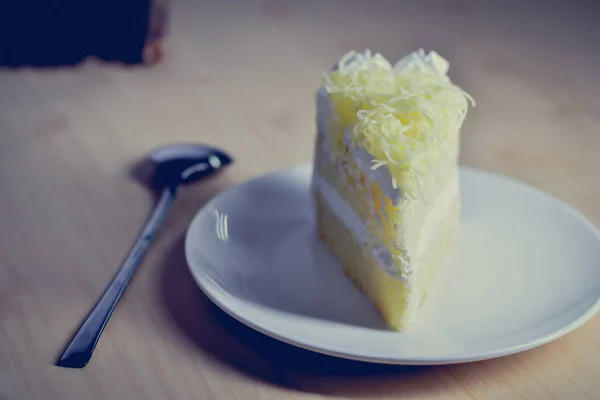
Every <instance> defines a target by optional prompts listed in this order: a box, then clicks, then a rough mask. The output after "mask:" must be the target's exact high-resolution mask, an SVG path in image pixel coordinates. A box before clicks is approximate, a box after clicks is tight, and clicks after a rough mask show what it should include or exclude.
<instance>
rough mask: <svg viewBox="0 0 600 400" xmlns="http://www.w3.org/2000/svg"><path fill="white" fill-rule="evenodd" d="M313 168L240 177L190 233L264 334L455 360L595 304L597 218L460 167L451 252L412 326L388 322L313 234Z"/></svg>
mask: <svg viewBox="0 0 600 400" xmlns="http://www.w3.org/2000/svg"><path fill="white" fill-rule="evenodd" d="M311 174H312V166H310V165H304V166H299V167H295V168H291V169H287V170H283V171H280V172H276V173H272V174H269V175H266V176H263V177H260V178H258V179H254V180H252V181H249V182H246V183H244V184H241V185H239V186H236V187H232V188H230V189H228V190H226V191H225V192H223V193H221V194H220V195H218V196H217V197H215V198H214V199H212V200H211V201H210V202H209V203H208V204H206V206H204V207H203V208H202V209H201V210H200V211H199V212H198V213H197V215H196V216H195V218H194V220H193V221H192V223H191V225H190V227H189V230H188V233H187V237H186V243H185V247H186V249H185V250H186V256H187V261H188V264H189V267H190V270H191V272H192V275H193V276H194V278H195V280H196V281H197V283H198V285H200V287H201V289H202V290H203V291H204V293H206V295H207V296H208V297H209V298H210V299H211V300H212V301H213V302H214V303H216V304H217V305H218V306H219V307H220V308H221V309H223V310H224V311H225V312H227V313H228V314H230V315H231V316H233V317H234V318H236V319H238V320H239V321H241V322H242V323H244V324H246V325H248V326H250V327H252V328H254V329H256V330H258V331H260V332H263V333H264V334H266V335H269V336H272V337H274V338H276V339H279V340H281V341H284V342H287V343H289V344H292V345H295V346H299V347H302V348H305V349H309V350H313V351H316V352H320V353H325V354H329V355H333V356H338V357H344V358H350V359H356V360H362V361H370V362H379V363H393V364H447V363H457V362H466V361H474V360H482V359H488V358H494V357H499V356H504V355H508V354H513V353H517V352H521V351H524V350H527V349H531V348H533V347H537V346H540V345H542V344H545V343H548V342H550V341H552V340H554V339H557V338H559V337H561V336H563V335H565V334H566V333H568V332H570V331H572V330H573V329H575V328H577V327H579V326H580V325H582V324H583V323H585V322H586V321H587V320H589V319H590V318H591V317H592V315H594V313H595V312H596V311H597V310H598V308H600V299H599V293H600V234H599V232H598V230H597V229H596V228H595V227H594V226H593V225H592V224H591V223H590V222H588V221H587V220H586V219H585V218H584V217H583V216H582V215H581V214H580V213H578V212H577V211H575V210H573V209H572V208H571V207H570V206H568V205H566V204H564V203H562V202H561V201H559V200H556V199H555V198H552V197H550V196H549V195H547V194H544V193H543V192H541V191H539V190H537V189H533V188H531V187H529V186H527V185H525V184H523V183H519V182H517V181H513V180H510V179H508V178H504V177H501V176H497V175H494V174H490V173H486V172H482V171H478V170H474V169H470V168H464V167H463V168H461V170H460V178H461V196H462V214H461V229H460V233H459V238H458V241H457V244H456V246H455V249H454V252H453V254H452V256H451V257H450V258H449V259H448V261H447V263H448V264H447V265H446V266H445V267H444V271H443V272H442V275H440V277H439V279H437V280H436V283H435V287H434V288H433V289H432V290H431V291H430V296H429V297H428V299H427V301H426V302H425V304H424V305H423V307H422V308H421V311H420V313H419V314H418V316H417V320H416V321H415V323H414V325H413V326H412V327H411V329H410V331H408V332H403V333H397V332H391V331H388V330H386V329H385V326H384V325H383V322H382V320H381V318H380V316H379V314H378V313H377V312H376V310H375V309H374V308H373V306H371V304H370V303H369V301H368V300H367V298H366V297H364V296H363V295H362V294H361V293H360V292H359V291H357V290H356V289H355V288H354V287H353V285H352V283H351V282H350V281H349V280H348V279H347V278H346V277H345V276H344V274H343V273H342V270H341V267H340V265H339V264H338V263H337V262H336V260H335V259H334V257H333V256H332V255H331V254H329V253H328V252H327V251H326V250H325V248H324V247H323V246H322V245H321V244H320V242H319V240H318V237H317V234H316V231H315V221H314V216H313V209H312V203H311V202H312V200H311V197H310V193H309V186H310V180H311Z"/></svg>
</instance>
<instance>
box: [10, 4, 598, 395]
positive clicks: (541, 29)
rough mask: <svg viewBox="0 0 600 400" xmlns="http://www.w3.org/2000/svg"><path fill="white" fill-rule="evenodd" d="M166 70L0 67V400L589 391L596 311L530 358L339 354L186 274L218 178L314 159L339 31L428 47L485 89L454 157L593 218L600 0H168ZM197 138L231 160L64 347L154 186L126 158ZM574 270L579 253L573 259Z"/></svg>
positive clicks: (339, 48) (344, 39)
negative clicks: (241, 310)
mask: <svg viewBox="0 0 600 400" xmlns="http://www.w3.org/2000/svg"><path fill="white" fill-rule="evenodd" d="M171 8H172V10H171V11H172V12H171V14H172V15H171V20H170V23H169V26H170V32H169V37H168V40H167V43H166V46H165V58H164V60H163V61H162V62H161V63H160V64H159V65H157V66H156V67H154V68H132V67H128V68H123V67H121V66H118V65H100V64H99V63H96V62H94V61H89V62H86V63H85V64H84V65H81V66H78V67H75V68H73V67H69V68H58V69H42V70H34V69H29V68H25V69H21V70H7V69H4V70H0V194H1V195H0V399H3V400H4V399H10V400H20V399H23V400H37V399H90V400H92V399H177V400H183V399H203V400H204V399H206V400H213V399H214V400H225V399H239V400H253V399H265V400H271V399H272V400H286V399H302V400H304V399H322V398H343V399H353V398H365V399H598V398H600V380H599V378H600V317H596V318H593V319H592V320H591V321H590V322H588V323H586V324H585V325H584V326H583V327H581V328H580V329H578V330H576V331H575V332H573V333H572V334H569V335H567V336H566V337H564V338H562V339H560V340H558V341H556V342H553V343H551V344H548V345H545V346H543V347H541V348H538V349H535V350H531V351H528V352H525V353H521V354H518V355H514V356H510V357H505V358H501V359H497V360H491V361H486V362H478V363H472V364H464V365H456V366H444V367H394V366H377V365H370V364H361V363H357V362H350V361H344V360H338V359H334V358H329V357H325V356H320V355H317V354H312V353H309V352H306V351H302V350H299V349H296V348H293V347H291V346H287V345H284V344H282V343H279V342H277V341H275V340H272V339H269V338H267V337H264V336H262V335H260V334H258V333H256V332H254V331H252V330H250V329H248V328H246V327H244V326H242V325H241V324H239V323H237V322H235V321H234V320H232V319H231V318H229V317H228V316H226V315H225V314H224V313H223V312H221V311H220V310H218V309H217V308H216V307H215V306H214V305H212V304H211V303H210V302H209V300H208V299H207V298H206V297H205V296H204V295H203V294H202V293H201V292H200V290H199V289H198V288H197V286H196V285H195V284H194V283H193V281H192V279H191V277H190V274H189V273H188V271H187V267H186V264H185V260H184V255H183V246H182V240H183V236H184V233H185V229H186V227H187V225H188V223H189V222H190V219H191V217H192V216H193V215H194V213H195V212H196V211H197V210H198V208H199V207H201V206H202V205H203V203H205V202H206V201H207V200H208V199H209V198H211V196H213V195H214V194H215V193H218V192H219V191H222V190H224V189H225V188H227V187H229V186H231V185H234V184H236V183H239V182H242V181H244V180H246V179H248V178H251V177H255V176H258V175H260V174H263V173H266V172H270V171H274V170H277V169H280V168H283V167H286V166H291V165H295V164H299V163H305V162H309V161H310V160H311V157H312V145H313V138H314V134H315V125H314V118H315V108H314V107H315V104H314V93H315V90H316V88H317V86H318V85H319V80H320V76H321V75H320V74H321V71H322V70H324V69H328V68H329V67H330V66H331V65H332V64H333V62H335V61H336V60H337V58H338V57H339V56H340V55H342V54H343V53H344V52H345V51H347V50H349V49H352V48H354V49H362V48H365V47H371V48H372V49H373V50H375V51H380V52H383V53H384V54H385V55H387V56H388V57H390V58H397V57H400V56H401V55H403V54H404V53H406V52H409V51H411V50H414V49H417V48H420V47H423V48H425V49H435V50H437V51H438V52H440V53H441V54H443V55H444V56H446V57H447V58H448V59H449V60H450V62H451V74H452V76H453V78H454V79H455V81H457V82H458V83H459V84H460V85H461V86H463V87H464V88H465V89H466V90H468V91H469V92H470V93H472V94H473V96H474V97H475V98H476V99H477V107H476V108H475V109H473V110H472V112H471V113H470V115H469V117H468V121H467V123H466V125H465V128H464V135H463V142H462V154H461V162H462V163H463V164H465V165H471V166H475V167H479V168H484V169H487V170H492V171H496V172H500V173H503V174H506V175H509V176H512V177H516V178H518V179H521V180H523V181H525V182H528V183H530V184H532V185H534V186H537V187H540V188H542V189H544V190H547V191H548V192H550V193H553V194H554V195H556V196H558V197H559V198H561V199H563V200H566V201H568V202H569V203H571V204H573V205H574V206H575V207H577V208H578V209H580V210H581V211H582V212H583V213H585V214H586V215H587V216H588V217H589V218H590V219H591V220H592V221H594V222H595V223H596V224H600V181H599V178H598V171H599V169H600V158H598V153H599V150H600V102H599V101H598V93H600V78H599V71H600V41H599V40H598V38H599V37H600V28H598V27H597V26H598V25H597V21H598V17H599V16H600V7H598V6H597V5H595V3H594V2H593V1H583V0H581V1H572V2H566V1H562V2H561V1H554V0H552V1H541V0H540V1H528V2H521V1H516V0H506V1H496V2H478V1H474V0H472V1H469V0H453V1H417V0H415V1H391V0H389V1H383V0H381V1H371V2H366V1H358V0H356V1H354V0H353V1H341V0H330V1H317V0H307V1H302V2H301V1H291V0H290V1H283V0H280V1H276V0H268V1H267V0H265V1H254V0H248V1H244V0H235V1H234V0H214V1H193V0H188V1H184V0H179V1H173V2H172V6H171ZM179 141H197V142H206V143H211V144H214V145H218V146H220V147H223V148H224V149H226V150H228V151H230V152H231V153H232V154H233V156H234V157H235V164H234V165H233V166H232V167H231V168H229V169H228V170H227V171H226V172H225V173H224V174H223V175H221V176H219V177H218V178H216V179H214V180H211V181H210V182H207V183H204V184H201V185H197V186H195V187H190V188H186V189H185V190H184V191H182V193H181V197H179V199H178V200H177V202H176V204H175V208H174V209H173V210H172V211H171V213H170V215H169V217H168V219H167V221H166V225H165V226H164V229H163V230H162V232H161V234H160V235H159V237H158V238H157V240H156V241H155V244H154V246H153V247H152V249H151V251H150V253H149V254H148V256H147V258H146V259H145V262H144V264H143V265H142V268H141V269H140V271H138V274H137V275H136V276H135V278H134V280H133V282H132V285H131V286H130V288H129V289H128V290H127V292H126V293H125V296H124V297H123V298H122V300H121V302H120V304H119V306H118V307H117V310H116V312H115V313H114V315H113V317H112V319H111V320H110V322H109V325H108V326H107V329H106V330H105V332H104V335H103V336H102V339H101V340H100V342H99V344H98V347H97V349H96V352H95V354H94V357H93V358H92V361H91V363H90V364H89V365H88V366H87V367H86V368H85V369H83V370H69V369H61V368H58V367H55V366H53V363H54V361H55V360H56V358H57V356H58V355H59V353H60V351H61V349H62V348H63V347H64V345H65V344H66V341H67V339H68V338H69V337H70V335H71V334H72V333H73V331H74V329H75V328H76V327H77V326H78V324H79V323H80V322H81V320H82V318H83V317H84V316H85V315H86V313H87V312H88V310H89V309H90V307H91V306H92V305H93V303H94V302H95V300H96V299H97V298H98V296H99V295H100V294H101V293H102V290H103V289H104V287H105V285H106V284H107V283H108V281H109V280H110V277H111V276H112V275H113V273H114V272H115V270H116V268H117V267H118V265H119V264H120V262H121V261H122V259H123V257H124V256H125V254H126V253H127V251H128V249H129V247H130V245H131V243H132V242H133V240H134V238H135V236H136V234H137V233H138V230H139V229H140V228H141V226H142V224H143V222H144V221H145V218H146V216H147V215H148V214H149V212H150V210H151V207H152V204H153V197H152V194H151V193H150V192H149V191H148V190H147V189H146V188H145V187H144V186H143V185H141V184H140V183H139V182H138V181H136V180H135V179H134V177H133V176H132V174H131V172H130V171H131V169H132V167H133V166H134V165H135V163H136V162H137V160H139V159H141V158H143V157H144V155H145V154H146V153H147V152H148V151H149V150H150V149H152V148H153V147H155V146H158V145H162V144H165V143H169V142H179ZM565 267H566V268H568V266H565Z"/></svg>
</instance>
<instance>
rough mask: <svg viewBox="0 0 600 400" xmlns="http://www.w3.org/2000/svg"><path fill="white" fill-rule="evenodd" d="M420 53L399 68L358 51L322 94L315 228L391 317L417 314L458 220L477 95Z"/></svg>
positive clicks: (398, 326)
mask: <svg viewBox="0 0 600 400" xmlns="http://www.w3.org/2000/svg"><path fill="white" fill-rule="evenodd" d="M447 71H448V63H447V62H446V60H444V59H443V58H442V57H440V56H439V55H438V54H436V53H435V52H431V53H429V54H425V53H424V52H423V51H422V50H420V51H418V52H415V53H412V54H410V55H408V56H407V57H405V58H403V59H402V60H400V61H399V62H397V63H396V64H395V65H391V64H390V63H389V62H388V61H387V60H386V59H385V58H384V57H383V56H381V55H380V54H375V55H372V54H371V53H370V52H369V51H366V52H364V53H357V52H350V53H348V54H346V55H345V56H344V57H343V58H342V59H341V60H340V61H339V63H338V64H337V66H336V67H335V68H334V69H333V71H331V72H330V73H326V74H325V75H324V80H323V85H322V87H321V88H320V90H319V91H318V94H317V127H318V129H317V130H318V133H317V137H316V145H315V156H314V176H313V183H312V190H313V194H314V198H315V203H316V216H317V229H318V232H319V236H320V237H321V240H322V241H323V242H324V244H325V246H326V247H327V248H328V249H329V250H330V251H331V252H332V253H333V254H334V255H335V256H336V258H337V259H338V260H339V262H340V263H341V265H342V266H343V268H344V271H345V273H346V274H347V275H348V276H349V277H350V278H351V279H352V280H353V281H354V283H355V284H356V285H357V287H358V288H359V289H360V290H362V291H363V292H364V293H365V294H366V295H367V296H368V297H369V298H370V299H371V301H372V302H373V303H374V304H375V306H376V307H377V309H378V310H379V311H380V313H381V315H382V316H383V319H384V320H385V322H386V324H387V325H388V326H389V327H390V329H393V330H405V329H406V328H407V327H408V326H409V325H410V323H411V322H412V321H413V319H414V317H415V315H416V313H417V311H418V309H419V306H420V305H421V303H422V301H423V300H424V298H425V296H426V294H427V290H428V288H429V286H430V285H431V283H432V281H433V279H434V277H435V276H436V272H437V271H438V268H439V266H440V265H441V264H442V263H443V261H444V260H445V259H446V258H447V256H448V254H449V252H450V250H451V248H452V245H453V243H454V240H455V237H456V235H457V229H458V224H459V214H460V199H459V182H458V154H459V139H460V128H461V126H462V123H463V120H464V118H465V115H466V113H467V109H468V105H469V104H468V103H469V100H472V99H471V98H470V96H469V95H467V94H466V93H465V92H463V91H462V90H461V89H460V88H458V87H457V86H455V85H453V84H452V83H451V82H450V79H449V78H448V77H447V75H446V73H447Z"/></svg>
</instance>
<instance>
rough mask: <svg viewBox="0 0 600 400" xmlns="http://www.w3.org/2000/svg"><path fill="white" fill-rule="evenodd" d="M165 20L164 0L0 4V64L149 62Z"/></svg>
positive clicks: (159, 48)
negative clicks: (96, 60) (92, 59)
mask: <svg viewBox="0 0 600 400" xmlns="http://www.w3.org/2000/svg"><path fill="white" fill-rule="evenodd" d="M166 16H167V4H166V0H12V1H0V65H3V66H11V67H17V66H23V65H31V66H58V65H73V64H77V63H79V62H80V61H82V60H83V59H85V58H86V57H89V56H92V57H97V58H99V59H101V60H104V61H116V62H123V63H125V64H140V63H145V64H154V63H156V62H158V61H159V60H160V59H161V57H162V54H163V38H164V32H165V28H166V26H165V25H166Z"/></svg>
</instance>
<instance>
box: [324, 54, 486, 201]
mask: <svg viewBox="0 0 600 400" xmlns="http://www.w3.org/2000/svg"><path fill="white" fill-rule="evenodd" d="M447 69H448V63H447V61H446V60H444V59H443V58H442V57H441V56H439V55H438V54H437V53H435V52H431V53H429V54H428V55H425V52H424V51H423V50H419V51H418V52H415V53H412V54H410V55H409V56H408V57H406V58H404V59H402V60H400V61H399V62H398V63H396V65H395V66H392V65H391V64H390V62H389V61H388V60H387V59H386V58H385V57H383V56H382V55H381V54H379V53H377V54H374V55H371V52H370V51H368V50H367V51H365V52H364V53H358V52H355V51H351V52H349V53H347V54H346V55H344V56H343V57H342V58H341V59H340V61H339V62H338V64H337V67H336V68H334V70H333V71H331V72H330V73H326V74H324V76H323V87H324V88H325V90H326V91H327V94H328V97H329V101H330V103H331V105H332V108H333V118H332V119H331V122H330V123H331V124H332V125H330V127H329V129H328V132H329V134H328V138H329V140H330V144H331V147H332V149H333V150H334V151H337V152H340V151H342V150H343V147H344V146H343V142H342V136H343V134H344V132H348V135H349V137H350V138H351V140H352V143H353V144H356V145H359V146H361V147H363V148H364V149H366V150H367V151H368V152H369V154H371V155H372V156H373V165H372V167H371V168H372V169H377V168H381V167H383V166H385V167H387V168H388V170H389V172H390V175H391V177H392V185H393V187H394V189H397V188H400V189H402V190H403V191H404V192H405V193H406V194H407V195H408V196H410V197H412V198H416V197H418V196H419V191H420V190H419V187H420V186H419V185H420V184H419V180H420V177H421V176H423V175H425V174H427V173H428V172H429V170H430V168H431V166H432V164H433V163H434V162H435V159H436V157H437V154H438V152H439V151H440V149H441V146H443V145H444V144H445V143H454V142H456V141H457V135H458V131H459V130H460V127H461V125H462V123H463V120H464V118H465V116H466V113H467V109H468V103H469V101H470V102H471V104H472V105H475V102H474V100H473V98H472V97H471V96H470V95H469V94H467V93H465V92H464V91H463V90H462V89H461V88H459V87H458V86H456V85H454V84H453V83H451V82H450V79H449V78H448V77H447V76H446V72H447ZM338 154H339V153H338Z"/></svg>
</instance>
